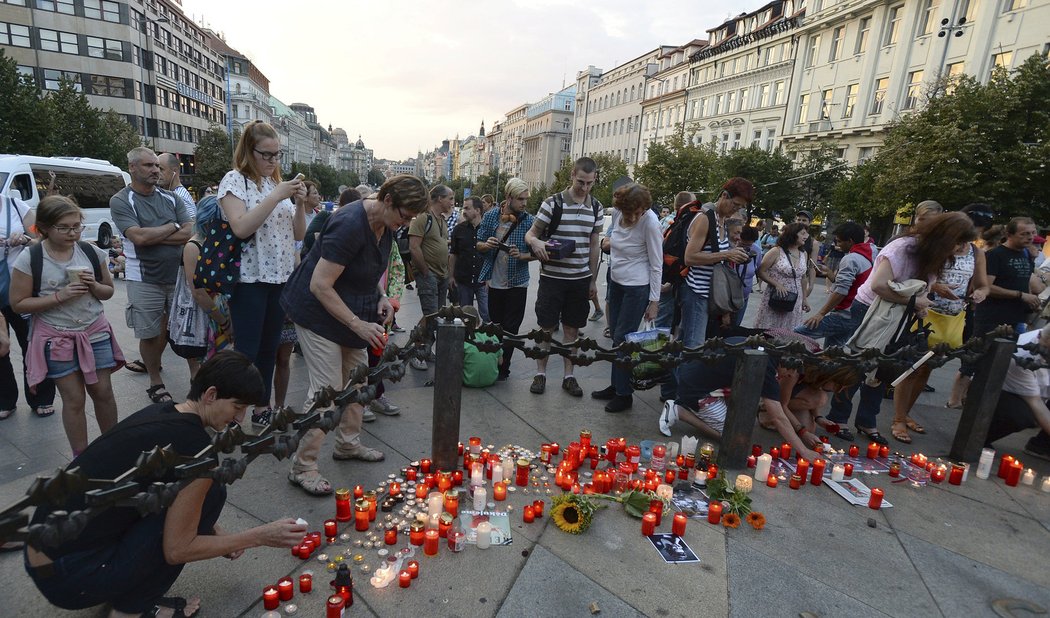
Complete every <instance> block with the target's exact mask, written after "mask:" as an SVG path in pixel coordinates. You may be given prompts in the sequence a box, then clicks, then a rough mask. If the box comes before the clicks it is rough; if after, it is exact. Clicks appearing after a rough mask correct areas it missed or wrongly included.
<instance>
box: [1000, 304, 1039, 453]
mask: <svg viewBox="0 0 1050 618" xmlns="http://www.w3.org/2000/svg"><path fill="white" fill-rule="evenodd" d="M1033 342H1036V343H1038V344H1039V347H1040V348H1041V349H1042V351H1043V352H1046V351H1047V350H1050V324H1048V325H1047V326H1044V327H1043V328H1042V330H1033V331H1029V332H1027V333H1024V334H1023V335H1021V336H1020V338H1018V340H1017V345H1018V346H1022V345H1025V344H1030V343H1033ZM1034 357H1036V355H1035V354H1033V353H1031V352H1029V351H1027V350H1018V351H1017V354H1015V355H1014V358H1013V359H1012V360H1011V361H1010V369H1009V370H1007V372H1006V379H1005V380H1003V389H1002V392H1001V393H999V402H998V403H997V404H996V406H995V414H994V415H993V416H992V424H991V425H990V426H989V427H988V438H987V439H986V440H985V446H989V447H990V446H992V443H993V442H996V441H997V440H1000V439H1002V438H1005V437H1006V436H1009V435H1011V434H1014V433H1017V432H1019V431H1025V430H1027V429H1035V428H1038V429H1039V432H1038V433H1037V434H1035V435H1034V436H1032V437H1031V438H1029V440H1028V442H1027V443H1025V447H1024V452H1025V453H1028V454H1029V455H1032V456H1033V457H1039V458H1040V459H1047V460H1050V408H1048V407H1047V399H1048V396H1050V370H1047V369H1036V370H1034V371H1033V370H1029V369H1025V368H1024V367H1022V366H1021V365H1019V364H1017V361H1018V359H1022V358H1034Z"/></svg>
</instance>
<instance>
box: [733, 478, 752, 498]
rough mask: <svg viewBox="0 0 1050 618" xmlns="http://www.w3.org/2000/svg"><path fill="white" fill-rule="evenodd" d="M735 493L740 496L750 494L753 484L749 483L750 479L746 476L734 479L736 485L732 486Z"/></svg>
mask: <svg viewBox="0 0 1050 618" xmlns="http://www.w3.org/2000/svg"><path fill="white" fill-rule="evenodd" d="M734 487H735V488H736V490H737V491H739V492H740V493H742V494H749V493H751V488H752V487H753V484H752V483H751V477H750V476H748V475H746V474H738V475H737V477H736V483H735V485H734Z"/></svg>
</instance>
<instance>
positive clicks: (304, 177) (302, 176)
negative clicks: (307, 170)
mask: <svg viewBox="0 0 1050 618" xmlns="http://www.w3.org/2000/svg"><path fill="white" fill-rule="evenodd" d="M292 180H306V175H305V174H303V173H302V172H299V173H298V174H296V175H295V178H293V179H292Z"/></svg>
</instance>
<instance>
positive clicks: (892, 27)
mask: <svg viewBox="0 0 1050 618" xmlns="http://www.w3.org/2000/svg"><path fill="white" fill-rule="evenodd" d="M903 14H904V5H903V4H900V5H897V6H894V7H890V12H889V16H888V19H887V24H886V37H885V38H884V39H883V40H882V46H883V47H885V46H887V45H894V44H896V43H897V37H898V36H900V31H901V17H903Z"/></svg>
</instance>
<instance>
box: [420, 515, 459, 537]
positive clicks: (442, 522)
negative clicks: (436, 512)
mask: <svg viewBox="0 0 1050 618" xmlns="http://www.w3.org/2000/svg"><path fill="white" fill-rule="evenodd" d="M455 520H456V518H455V517H453V516H451V515H449V514H448V513H442V514H441V517H438V536H439V537H441V538H443V539H444V538H448V531H449V530H451V529H452V522H454V521H455ZM424 540H426V539H424Z"/></svg>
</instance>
